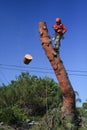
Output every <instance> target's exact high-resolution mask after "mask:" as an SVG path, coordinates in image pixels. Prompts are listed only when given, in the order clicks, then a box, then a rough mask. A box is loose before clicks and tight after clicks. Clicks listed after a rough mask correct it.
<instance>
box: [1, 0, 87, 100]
mask: <svg viewBox="0 0 87 130" xmlns="http://www.w3.org/2000/svg"><path fill="white" fill-rule="evenodd" d="M86 12H87V1H86V0H51V1H50V0H44V1H43V0H0V46H1V47H0V85H1V84H2V83H5V84H9V83H10V81H11V80H15V79H16V77H17V76H18V75H19V74H20V73H21V72H25V71H28V72H29V73H30V74H31V75H36V76H41V77H44V76H48V77H50V78H53V79H54V80H55V81H56V82H57V79H56V77H55V75H54V73H53V71H52V67H51V65H50V63H49V61H48V59H47V57H46V56H45V53H44V50H43V49H42V46H41V43H40V39H39V33H38V23H39V22H41V21H45V22H46V23H47V27H48V30H49V34H50V35H51V37H53V34H54V31H53V29H52V26H53V24H54V23H55V18H56V17H60V18H61V20H62V23H63V24H64V25H65V26H66V27H67V32H66V34H65V36H64V40H61V48H60V56H61V59H62V60H63V63H64V66H65V68H66V70H67V72H68V76H69V79H70V81H71V84H72V86H73V88H74V90H75V91H78V93H79V97H80V98H81V99H82V101H83V102H84V101H85V100H86V99H87V94H86V92H87V36H86V35H87V13H86ZM27 53H28V54H31V55H32V56H33V60H32V62H31V63H30V64H29V65H25V64H23V62H22V59H23V57H24V55H25V54H27Z"/></svg>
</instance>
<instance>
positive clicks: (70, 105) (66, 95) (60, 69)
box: [39, 22, 76, 119]
mask: <svg viewBox="0 0 87 130" xmlns="http://www.w3.org/2000/svg"><path fill="white" fill-rule="evenodd" d="M39 33H40V41H41V43H42V46H43V49H44V50H45V53H46V56H47V57H48V59H49V62H50V63H51V65H52V67H53V70H54V72H55V75H56V77H57V79H58V81H59V85H60V88H61V91H62V95H63V106H62V109H61V111H62V119H63V118H64V117H66V116H71V117H72V118H73V117H74V116H75V109H76V106H75V93H74V90H73V88H72V85H71V83H70V81H69V78H68V75H67V72H66V70H65V68H64V65H63V62H62V60H61V58H60V56H59V54H58V53H57V52H56V51H55V50H54V49H53V46H52V42H51V38H50V35H49V34H48V29H47V26H46V23H45V22H40V23H39Z"/></svg>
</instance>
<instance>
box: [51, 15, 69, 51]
mask: <svg viewBox="0 0 87 130" xmlns="http://www.w3.org/2000/svg"><path fill="white" fill-rule="evenodd" d="M53 29H54V31H55V37H54V42H55V47H54V49H55V50H56V51H59V47H60V40H61V38H62V37H63V35H64V33H65V32H66V31H67V29H66V27H65V25H63V24H62V23H61V19H60V18H56V24H54V25H53Z"/></svg>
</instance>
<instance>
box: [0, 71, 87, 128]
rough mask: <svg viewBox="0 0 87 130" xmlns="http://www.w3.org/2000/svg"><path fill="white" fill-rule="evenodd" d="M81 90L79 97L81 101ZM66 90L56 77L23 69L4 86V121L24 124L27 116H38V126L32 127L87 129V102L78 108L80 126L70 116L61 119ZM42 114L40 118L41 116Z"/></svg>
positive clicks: (0, 105) (0, 116) (0, 109)
mask: <svg viewBox="0 0 87 130" xmlns="http://www.w3.org/2000/svg"><path fill="white" fill-rule="evenodd" d="M76 94H77V100H76V101H81V100H80V99H79V97H78V93H77V92H76ZM61 106H62V93H61V90H60V87H59V86H58V84H57V83H56V82H54V80H53V79H50V78H48V77H44V78H41V77H39V78H38V77H37V76H34V75H33V76H31V75H29V73H21V74H20V75H19V76H18V77H17V79H16V81H11V83H10V84H9V85H8V86H6V85H4V84H3V85H2V87H1V88H0V121H1V122H5V123H7V124H11V125H12V124H16V123H17V124H18V123H19V124H20V123H21V122H25V121H26V120H27V119H31V120H32V119H34V120H35V119H36V120H38V121H39V125H38V126H34V127H31V129H32V130H48V129H50V130H51V128H52V129H53V130H66V129H67V130H71V129H72V130H86V129H87V102H85V103H83V106H82V107H79V108H77V115H78V117H79V120H80V126H79V127H78V128H76V127H75V126H73V125H71V124H70V120H69V119H67V120H66V121H62V120H61ZM38 117H39V119H38Z"/></svg>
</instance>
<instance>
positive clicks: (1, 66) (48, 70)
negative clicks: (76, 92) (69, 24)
mask: <svg viewBox="0 0 87 130" xmlns="http://www.w3.org/2000/svg"><path fill="white" fill-rule="evenodd" d="M0 69H6V70H17V71H30V72H38V73H49V74H53V73H54V72H53V70H52V69H51V68H43V67H25V66H17V65H6V64H0ZM67 71H68V72H72V73H69V75H74V76H87V74H86V73H87V71H80V70H67ZM84 73H85V74H84Z"/></svg>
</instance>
